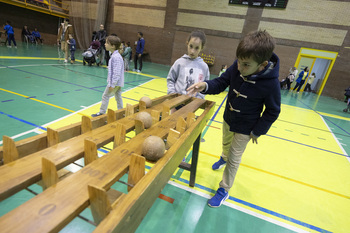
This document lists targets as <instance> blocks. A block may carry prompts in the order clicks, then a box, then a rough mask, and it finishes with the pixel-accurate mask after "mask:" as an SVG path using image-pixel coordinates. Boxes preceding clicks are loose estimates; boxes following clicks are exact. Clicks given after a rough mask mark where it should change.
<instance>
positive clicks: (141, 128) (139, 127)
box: [135, 120, 145, 135]
mask: <svg viewBox="0 0 350 233" xmlns="http://www.w3.org/2000/svg"><path fill="white" fill-rule="evenodd" d="M144 130H145V124H144V123H143V122H142V121H140V120H135V133H136V135H138V134H139V133H142V132H143V131H144Z"/></svg>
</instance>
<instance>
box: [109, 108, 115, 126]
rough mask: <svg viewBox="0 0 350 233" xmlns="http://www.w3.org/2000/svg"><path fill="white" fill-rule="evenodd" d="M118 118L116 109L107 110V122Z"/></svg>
mask: <svg viewBox="0 0 350 233" xmlns="http://www.w3.org/2000/svg"><path fill="white" fill-rule="evenodd" d="M116 120H117V116H116V115H115V111H113V110H112V109H108V111H107V124H109V123H112V122H115V121H116Z"/></svg>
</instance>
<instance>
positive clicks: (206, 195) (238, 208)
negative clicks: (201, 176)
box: [168, 181, 309, 233]
mask: <svg viewBox="0 0 350 233" xmlns="http://www.w3.org/2000/svg"><path fill="white" fill-rule="evenodd" d="M168 184H170V185H173V186H175V187H177V188H180V189H183V190H186V191H188V192H191V193H194V194H197V195H198V196H201V197H204V198H206V199H210V198H212V196H211V195H209V194H205V193H202V192H200V191H198V190H195V189H192V188H189V187H187V186H184V185H181V184H178V183H176V182H174V181H169V182H168ZM223 205H225V206H228V207H230V208H232V209H236V210H238V211H241V212H243V213H246V214H249V215H252V216H254V217H257V218H260V219H262V220H264V221H267V222H270V223H273V224H276V225H278V226H281V227H284V228H286V229H289V230H292V231H295V232H302V233H307V232H309V231H306V230H302V229H300V228H298V227H295V226H291V225H289V224H287V223H284V222H280V221H278V220H275V219H273V218H270V217H267V216H265V215H262V214H259V213H256V212H254V211H251V210H248V209H245V208H243V207H240V206H238V205H235V204H232V203H229V202H227V201H225V202H224V203H223Z"/></svg>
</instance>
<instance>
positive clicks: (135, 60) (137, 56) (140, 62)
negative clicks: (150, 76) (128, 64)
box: [134, 53, 142, 71]
mask: <svg viewBox="0 0 350 233" xmlns="http://www.w3.org/2000/svg"><path fill="white" fill-rule="evenodd" d="M137 60H139V64H140V68H139V70H140V71H141V70H142V54H141V56H140V57H139V53H136V54H135V57H134V64H135V70H137Z"/></svg>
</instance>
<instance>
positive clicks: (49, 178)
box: [41, 157, 58, 190]
mask: <svg viewBox="0 0 350 233" xmlns="http://www.w3.org/2000/svg"><path fill="white" fill-rule="evenodd" d="M41 164H42V181H43V189H44V190H45V189H47V188H49V187H50V186H52V185H55V184H57V182H58V174H57V169H56V166H55V164H54V163H53V162H52V161H51V160H49V159H47V158H45V157H42V159H41Z"/></svg>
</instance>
